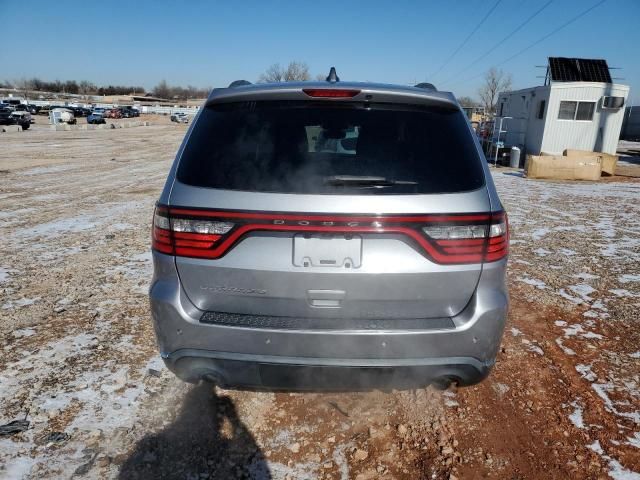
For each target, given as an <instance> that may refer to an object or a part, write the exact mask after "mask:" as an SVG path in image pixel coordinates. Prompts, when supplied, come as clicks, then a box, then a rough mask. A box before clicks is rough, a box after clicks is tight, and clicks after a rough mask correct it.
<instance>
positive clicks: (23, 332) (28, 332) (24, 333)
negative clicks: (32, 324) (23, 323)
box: [13, 328, 36, 338]
mask: <svg viewBox="0 0 640 480" xmlns="http://www.w3.org/2000/svg"><path fill="white" fill-rule="evenodd" d="M35 334H36V331H35V330H34V329H33V328H21V329H19V330H14V331H13V336H14V337H16V338H22V337H31V336H32V335H35Z"/></svg>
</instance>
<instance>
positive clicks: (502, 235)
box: [484, 212, 509, 262]
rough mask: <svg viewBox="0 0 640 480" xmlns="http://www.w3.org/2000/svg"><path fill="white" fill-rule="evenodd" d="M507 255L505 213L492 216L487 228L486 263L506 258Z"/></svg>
mask: <svg viewBox="0 0 640 480" xmlns="http://www.w3.org/2000/svg"><path fill="white" fill-rule="evenodd" d="M508 253H509V218H508V217H507V214H506V212H501V213H498V214H494V215H493V217H492V219H491V225H490V226H489V237H488V242H487V251H486V253H485V257H484V259H485V261H486V262H495V261H496V260H501V259H503V258H504V257H506V256H507V255H508Z"/></svg>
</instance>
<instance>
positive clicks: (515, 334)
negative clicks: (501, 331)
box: [511, 327, 522, 337]
mask: <svg viewBox="0 0 640 480" xmlns="http://www.w3.org/2000/svg"><path fill="white" fill-rule="evenodd" d="M511 335H513V336H514V337H517V336H518V335H522V332H521V331H520V330H518V329H517V328H515V327H511Z"/></svg>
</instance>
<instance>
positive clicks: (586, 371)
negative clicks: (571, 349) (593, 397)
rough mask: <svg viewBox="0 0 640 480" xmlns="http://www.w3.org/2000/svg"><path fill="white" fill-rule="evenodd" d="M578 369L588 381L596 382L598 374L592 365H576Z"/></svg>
mask: <svg viewBox="0 0 640 480" xmlns="http://www.w3.org/2000/svg"><path fill="white" fill-rule="evenodd" d="M576 371H577V372H578V373H579V374H580V376H581V377H582V378H584V379H585V380H587V381H588V382H595V381H596V380H597V379H598V377H597V376H596V374H595V373H593V372H592V371H591V365H582V364H578V365H576Z"/></svg>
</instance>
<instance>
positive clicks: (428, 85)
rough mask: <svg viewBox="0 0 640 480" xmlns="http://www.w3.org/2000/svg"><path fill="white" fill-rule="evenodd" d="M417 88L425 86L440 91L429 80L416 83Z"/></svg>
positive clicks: (427, 88)
mask: <svg viewBox="0 0 640 480" xmlns="http://www.w3.org/2000/svg"><path fill="white" fill-rule="evenodd" d="M415 87H416V88H424V89H425V90H435V91H436V92H437V91H438V89H437V88H436V87H435V85H434V84H433V83H429V82H422V83H419V84H417V85H415Z"/></svg>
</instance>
